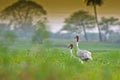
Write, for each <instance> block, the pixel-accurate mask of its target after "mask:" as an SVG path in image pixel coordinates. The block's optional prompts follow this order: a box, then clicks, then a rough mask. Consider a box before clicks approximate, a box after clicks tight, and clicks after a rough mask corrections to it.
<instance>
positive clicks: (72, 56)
mask: <svg viewBox="0 0 120 80" xmlns="http://www.w3.org/2000/svg"><path fill="white" fill-rule="evenodd" d="M69 48H70V56H71V58H75V59H78V60H79V61H80V62H81V63H82V64H83V61H82V60H81V59H80V58H78V57H76V56H74V55H73V51H72V49H73V44H72V43H71V44H70V45H69Z"/></svg>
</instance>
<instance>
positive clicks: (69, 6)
mask: <svg viewBox="0 0 120 80" xmlns="http://www.w3.org/2000/svg"><path fill="white" fill-rule="evenodd" d="M16 1H17V0H0V10H2V9H4V8H5V7H7V6H8V5H11V4H12V3H14V2H16ZM33 1H35V2H37V3H38V4H40V5H42V6H43V8H44V9H45V10H47V13H48V14H47V17H48V20H49V24H50V26H51V27H52V28H51V29H52V31H54V32H55V31H57V30H59V29H60V28H61V27H62V25H63V21H64V19H65V18H66V17H68V16H69V15H71V14H72V13H73V12H75V11H77V10H86V11H90V12H91V13H93V8H92V7H88V6H86V5H85V2H84V0H33ZM103 1H104V2H103V5H102V6H101V7H97V12H98V16H99V17H100V16H115V17H118V18H120V9H119V8H120V0H103Z"/></svg>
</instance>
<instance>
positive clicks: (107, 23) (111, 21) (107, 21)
mask: <svg viewBox="0 0 120 80" xmlns="http://www.w3.org/2000/svg"><path fill="white" fill-rule="evenodd" d="M118 23H119V19H118V18H114V17H110V18H105V17H102V18H101V22H100V24H99V25H100V26H101V29H102V30H103V31H104V32H105V40H107V39H108V37H109V36H108V35H110V32H111V30H110V27H111V25H118Z"/></svg>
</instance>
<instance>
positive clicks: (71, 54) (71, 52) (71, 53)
mask: <svg viewBox="0 0 120 80" xmlns="http://www.w3.org/2000/svg"><path fill="white" fill-rule="evenodd" d="M70 56H71V57H73V51H72V49H70Z"/></svg>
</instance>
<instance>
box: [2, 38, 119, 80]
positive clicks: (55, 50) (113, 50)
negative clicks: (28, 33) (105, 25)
mask: <svg viewBox="0 0 120 80" xmlns="http://www.w3.org/2000/svg"><path fill="white" fill-rule="evenodd" d="M71 42H73V43H74V41H66V40H62V41H61V40H50V41H48V42H47V43H44V44H43V45H38V44H36V45H35V44H34V45H33V44H31V43H29V42H28V41H17V42H15V44H14V46H12V48H9V49H6V48H3V47H2V48H1V49H0V80H120V73H119V72H120V44H115V43H99V42H80V44H79V46H80V48H81V49H87V50H90V51H91V52H92V56H93V60H92V61H88V62H84V64H81V63H80V62H79V61H78V60H76V59H74V58H71V57H70V54H69V49H68V48H67V46H68V44H69V43H71ZM73 52H74V54H75V52H76V49H75V47H74V49H73ZM75 55H76V54H75Z"/></svg>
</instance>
